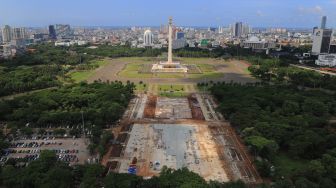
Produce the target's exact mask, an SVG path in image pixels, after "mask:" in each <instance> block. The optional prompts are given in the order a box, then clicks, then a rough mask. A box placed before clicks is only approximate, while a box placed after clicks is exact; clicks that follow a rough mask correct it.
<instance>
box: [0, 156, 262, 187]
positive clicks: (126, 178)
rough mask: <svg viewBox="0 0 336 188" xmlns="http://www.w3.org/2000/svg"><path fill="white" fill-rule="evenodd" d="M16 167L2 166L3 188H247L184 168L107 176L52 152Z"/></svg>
mask: <svg viewBox="0 0 336 188" xmlns="http://www.w3.org/2000/svg"><path fill="white" fill-rule="evenodd" d="M15 165H16V162H15V161H14V160H12V161H8V162H7V164H6V165H5V166H4V167H2V169H1V174H0V178H1V182H0V183H1V185H2V186H5V187H8V188H12V187H13V188H14V187H15V188H32V187H49V188H53V187H55V188H71V187H84V188H86V187H88V188H89V187H90V188H91V187H92V188H94V187H106V188H141V187H146V188H159V187H160V188H161V187H163V188H165V187H167V188H169V187H190V188H191V187H192V188H207V187H209V188H210V187H211V188H217V187H218V188H247V186H246V185H245V184H244V183H243V182H241V181H238V182H230V183H219V182H210V183H207V182H206V181H205V180H204V179H203V178H202V177H200V176H199V175H198V174H195V173H193V172H191V171H189V170H188V169H186V168H183V169H180V170H176V171H175V170H172V169H169V168H166V167H163V169H162V171H161V173H160V177H153V178H151V179H147V180H144V179H142V178H141V177H138V176H135V175H130V174H116V173H110V174H108V175H107V176H106V175H105V174H106V170H107V169H104V168H103V167H102V166H100V165H98V164H93V165H78V166H73V167H69V166H68V165H66V164H65V163H62V162H58V161H57V159H56V156H55V153H53V152H51V151H43V152H42V153H41V155H40V158H39V159H38V160H36V161H33V162H31V163H30V164H29V165H28V166H27V167H25V168H15ZM261 187H263V186H260V188H261ZM264 187H266V186H264Z"/></svg>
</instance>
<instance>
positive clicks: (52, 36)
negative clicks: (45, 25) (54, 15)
mask: <svg viewBox="0 0 336 188" xmlns="http://www.w3.org/2000/svg"><path fill="white" fill-rule="evenodd" d="M49 38H50V39H56V38H57V36H56V30H55V26H54V25H49Z"/></svg>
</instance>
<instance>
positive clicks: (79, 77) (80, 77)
mask: <svg viewBox="0 0 336 188" xmlns="http://www.w3.org/2000/svg"><path fill="white" fill-rule="evenodd" d="M107 63H108V62H107V61H104V60H96V61H93V62H92V63H91V64H92V65H96V66H97V67H98V68H99V67H101V66H104V65H106V64H107ZM94 72H95V69H92V70H82V71H75V72H71V73H70V74H69V75H70V78H71V80H73V81H74V82H76V83H78V82H81V81H84V80H87V79H88V78H89V77H90V76H92V75H93V74H94Z"/></svg>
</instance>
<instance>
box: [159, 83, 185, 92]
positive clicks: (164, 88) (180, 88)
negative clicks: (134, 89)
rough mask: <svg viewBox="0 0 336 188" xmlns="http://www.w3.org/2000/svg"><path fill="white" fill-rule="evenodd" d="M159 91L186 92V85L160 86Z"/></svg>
mask: <svg viewBox="0 0 336 188" xmlns="http://www.w3.org/2000/svg"><path fill="white" fill-rule="evenodd" d="M159 91H184V85H169V84H168V85H159Z"/></svg>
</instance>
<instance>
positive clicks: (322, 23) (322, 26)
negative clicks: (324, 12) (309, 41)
mask: <svg viewBox="0 0 336 188" xmlns="http://www.w3.org/2000/svg"><path fill="white" fill-rule="evenodd" d="M326 26H327V17H326V16H322V20H321V29H326Z"/></svg>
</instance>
